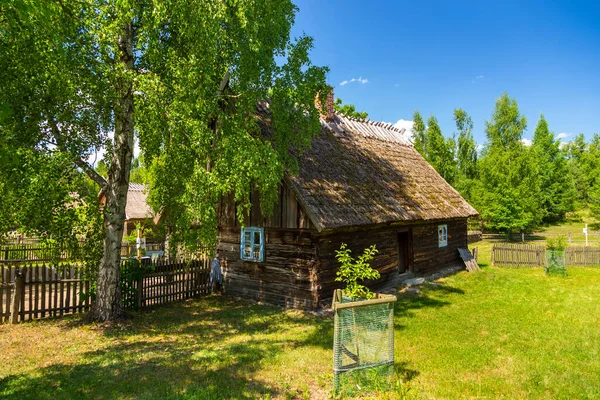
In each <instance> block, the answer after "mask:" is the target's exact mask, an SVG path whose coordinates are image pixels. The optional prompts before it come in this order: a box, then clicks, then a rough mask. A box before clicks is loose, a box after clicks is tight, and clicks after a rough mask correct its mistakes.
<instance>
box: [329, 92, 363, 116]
mask: <svg viewBox="0 0 600 400" xmlns="http://www.w3.org/2000/svg"><path fill="white" fill-rule="evenodd" d="M333 107H334V108H335V111H336V112H338V113H340V114H344V115H346V116H348V117H352V118H357V119H366V118H367V117H368V116H369V114H368V113H367V112H366V111H357V110H356V107H354V104H345V103H342V99H340V98H339V97H338V98H337V99H335V103H334V105H333Z"/></svg>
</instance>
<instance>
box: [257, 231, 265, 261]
mask: <svg viewBox="0 0 600 400" xmlns="http://www.w3.org/2000/svg"><path fill="white" fill-rule="evenodd" d="M264 260H265V230H264V229H261V230H260V260H258V261H260V262H262V261H264Z"/></svg>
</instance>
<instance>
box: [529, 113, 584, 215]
mask: <svg viewBox="0 0 600 400" xmlns="http://www.w3.org/2000/svg"><path fill="white" fill-rule="evenodd" d="M559 144H560V143H559V142H558V140H555V138H554V133H553V132H551V131H550V130H549V129H548V122H547V121H546V119H545V118H544V116H543V115H540V120H539V121H538V124H537V126H536V128H535V133H534V134H533V145H532V147H531V150H532V154H531V156H532V157H534V158H535V161H536V162H537V165H538V171H539V174H540V203H541V207H542V212H543V215H542V219H543V221H544V222H556V221H559V220H561V219H563V218H564V217H565V214H566V213H567V212H569V211H572V210H573V209H574V200H575V188H574V185H573V181H572V179H571V175H570V174H569V167H568V165H567V160H566V158H565V156H564V153H563V152H562V151H561V150H560V148H559Z"/></svg>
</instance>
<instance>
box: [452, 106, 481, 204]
mask: <svg viewBox="0 0 600 400" xmlns="http://www.w3.org/2000/svg"><path fill="white" fill-rule="evenodd" d="M454 121H455V122H456V128H457V129H458V143H457V150H456V162H457V168H458V176H457V179H456V183H455V185H454V187H455V188H456V190H458V191H459V193H460V194H461V195H462V196H463V197H464V198H465V199H466V200H467V201H471V199H472V197H473V195H472V192H473V188H474V186H475V185H476V181H477V179H478V178H479V173H478V169H477V144H476V143H475V140H474V139H473V133H472V131H473V121H472V120H471V117H470V116H469V115H468V114H467V113H466V112H465V111H464V110H463V109H462V108H458V109H455V110H454Z"/></svg>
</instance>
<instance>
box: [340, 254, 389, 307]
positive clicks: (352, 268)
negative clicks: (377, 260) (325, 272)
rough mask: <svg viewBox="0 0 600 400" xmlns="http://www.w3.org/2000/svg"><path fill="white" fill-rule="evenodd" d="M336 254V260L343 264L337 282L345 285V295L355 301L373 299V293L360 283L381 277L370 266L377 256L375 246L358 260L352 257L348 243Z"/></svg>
mask: <svg viewBox="0 0 600 400" xmlns="http://www.w3.org/2000/svg"><path fill="white" fill-rule="evenodd" d="M335 253H336V255H335V258H336V259H337V260H338V262H339V263H340V264H341V265H340V269H339V270H338V271H337V273H336V276H337V277H336V278H335V280H336V281H337V282H344V283H345V287H344V295H346V296H348V297H351V298H354V299H357V298H365V299H372V298H373V296H374V294H373V292H371V291H370V290H369V289H368V288H366V287H365V286H364V285H361V284H360V283H359V281H361V282H362V281H364V280H367V279H377V278H379V277H380V274H379V271H377V270H374V269H373V268H371V264H370V261H371V260H372V259H373V257H374V256H375V254H377V249H376V248H375V245H372V246H370V247H368V248H366V249H365V250H364V252H363V254H362V255H360V256H359V257H358V259H356V260H355V259H354V258H353V257H352V251H351V250H350V249H349V248H348V247H347V246H346V243H342V245H341V246H340V249H339V250H336V251H335Z"/></svg>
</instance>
